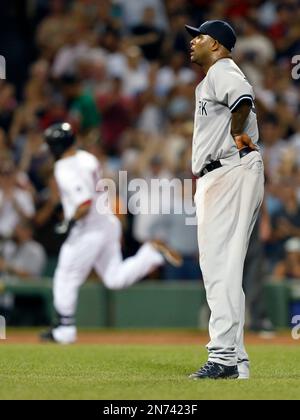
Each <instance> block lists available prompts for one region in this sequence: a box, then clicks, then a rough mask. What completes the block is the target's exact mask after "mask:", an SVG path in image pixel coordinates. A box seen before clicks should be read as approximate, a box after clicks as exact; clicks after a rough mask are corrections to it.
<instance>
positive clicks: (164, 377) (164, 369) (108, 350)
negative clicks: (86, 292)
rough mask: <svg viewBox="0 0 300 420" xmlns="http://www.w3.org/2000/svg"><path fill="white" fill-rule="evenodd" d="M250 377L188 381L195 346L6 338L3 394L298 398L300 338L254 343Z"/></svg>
mask: <svg viewBox="0 0 300 420" xmlns="http://www.w3.org/2000/svg"><path fill="white" fill-rule="evenodd" d="M249 351H250V355H251V359H252V379H251V380H250V381H216V382H215V381H200V382H197V381H190V380H188V379H187V374H189V373H191V372H193V371H194V370H195V369H196V368H198V367H199V366H200V364H201V363H203V362H204V361H205V359H206V353H205V351H204V350H203V349H201V347H200V346H199V348H195V347H194V346H190V347H189V346H140V345H139V346H127V345H126V346H125V345H124V346H110V345H106V346H97V345H78V346H70V347H63V346H62V347H59V346H55V345H6V344H4V345H1V346H0V384H1V387H0V399H128V400H131V399H133V400H134V399H194V400H198V399H199V400H203V399H300V351H299V346H286V347H284V346H274V347H273V346H252V347H251V346H250V347H249Z"/></svg>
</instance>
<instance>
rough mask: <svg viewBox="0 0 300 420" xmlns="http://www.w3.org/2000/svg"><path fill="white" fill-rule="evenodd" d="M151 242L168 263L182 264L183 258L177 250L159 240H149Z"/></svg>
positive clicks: (178, 265) (179, 265) (176, 265)
mask: <svg viewBox="0 0 300 420" xmlns="http://www.w3.org/2000/svg"><path fill="white" fill-rule="evenodd" d="M151 244H152V246H153V247H154V248H155V249H156V250H157V251H158V252H160V254H161V255H162V256H163V257H164V258H165V260H166V261H167V262H168V263H169V264H171V265H173V266H174V267H181V266H182V264H183V260H182V257H181V255H180V254H179V253H178V252H177V251H175V250H174V249H172V248H170V247H168V246H167V245H166V244H165V243H164V242H162V241H159V240H155V241H151Z"/></svg>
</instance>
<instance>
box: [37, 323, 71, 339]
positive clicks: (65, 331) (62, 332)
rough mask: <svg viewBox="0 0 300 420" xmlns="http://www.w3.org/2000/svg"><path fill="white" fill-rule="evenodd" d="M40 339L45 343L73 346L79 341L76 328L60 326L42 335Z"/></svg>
mask: <svg viewBox="0 0 300 420" xmlns="http://www.w3.org/2000/svg"><path fill="white" fill-rule="evenodd" d="M40 338H41V340H42V341H44V342H52V343H58V344H73V343H75V342H76V339H77V331H76V327H75V326H63V325H60V326H58V327H56V328H52V329H50V330H48V331H46V332H44V333H42V334H41V335H40Z"/></svg>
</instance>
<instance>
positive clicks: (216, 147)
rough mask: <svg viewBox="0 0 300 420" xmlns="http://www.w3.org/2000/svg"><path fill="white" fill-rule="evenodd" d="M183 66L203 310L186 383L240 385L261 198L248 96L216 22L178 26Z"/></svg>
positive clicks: (226, 28) (224, 26)
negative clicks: (245, 282)
mask: <svg viewBox="0 0 300 420" xmlns="http://www.w3.org/2000/svg"><path fill="white" fill-rule="evenodd" d="M186 29H187V31H188V32H189V33H190V34H191V35H192V36H193V39H192V41H191V61H192V62H193V63H196V64H198V65H200V66H201V67H202V68H203V70H204V72H205V74H206V76H205V78H204V79H203V80H202V81H201V83H200V84H199V85H198V86H197V88H196V109H195V122H194V136H193V157H192V168H193V173H194V174H195V175H196V176H197V177H198V178H199V179H198V183H197V191H196V195H195V203H196V208H197V219H198V242H199V252H200V266H201V270H202V273H203V279H204V285H205V289H206V294H207V301H208V305H209V307H210V310H211V318H210V323H209V333H210V338H211V341H210V343H209V344H208V346H207V349H208V353H209V357H208V362H207V363H206V364H205V366H203V367H202V368H201V369H199V371H197V372H196V373H194V374H192V375H191V376H190V377H191V378H193V379H207V378H209V379H229V378H232V379H235V378H241V379H247V378H249V375H250V372H249V357H248V355H247V353H246V350H245V347H244V338H243V329H244V320H245V296H244V292H243V289H242V278H243V267H244V260H245V256H246V251H247V247H248V242H249V239H250V235H251V232H252V229H253V226H254V223H255V221H256V219H257V215H258V212H259V209H260V206H261V203H262V200H263V194H264V168H263V162H262V158H261V154H260V152H259V149H258V146H257V142H258V127H257V120H256V113H255V106H254V93H253V89H252V87H251V85H250V84H249V82H248V81H247V79H246V77H245V75H244V74H243V73H242V71H241V70H240V69H239V67H238V66H237V65H236V64H235V63H234V61H233V60H232V57H231V51H232V50H233V48H234V45H235V42H236V35H235V32H234V30H233V28H232V27H231V26H230V25H229V24H228V23H226V22H224V21H218V20H217V21H207V22H205V23H203V24H202V25H201V26H200V27H199V28H193V27H191V26H186Z"/></svg>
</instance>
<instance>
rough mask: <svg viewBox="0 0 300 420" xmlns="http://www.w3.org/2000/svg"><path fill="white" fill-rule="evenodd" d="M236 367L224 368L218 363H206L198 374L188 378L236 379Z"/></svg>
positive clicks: (237, 373) (237, 374) (237, 375)
mask: <svg viewBox="0 0 300 420" xmlns="http://www.w3.org/2000/svg"><path fill="white" fill-rule="evenodd" d="M238 377H239V372H238V368H237V366H225V365H221V364H219V363H214V362H209V361H208V362H207V363H206V364H205V365H204V366H203V367H202V368H201V369H199V370H198V372H195V373H193V374H192V375H190V376H189V378H190V379H195V380H198V379H237V378H238Z"/></svg>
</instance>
